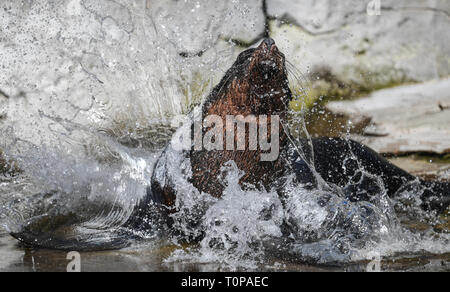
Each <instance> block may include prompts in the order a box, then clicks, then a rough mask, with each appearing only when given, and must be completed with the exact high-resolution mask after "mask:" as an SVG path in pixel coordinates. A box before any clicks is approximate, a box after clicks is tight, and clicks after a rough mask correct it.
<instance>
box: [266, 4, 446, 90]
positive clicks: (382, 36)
mask: <svg viewBox="0 0 450 292" xmlns="http://www.w3.org/2000/svg"><path fill="white" fill-rule="evenodd" d="M370 2H371V1H369V0H367V1H360V0H358V1H352V0H349V1H333V0H317V1H316V0H298V1H291V0H268V2H267V8H268V14H269V16H270V17H272V19H273V18H275V19H277V20H276V21H273V22H272V25H271V29H272V36H273V37H274V38H275V40H276V41H277V42H278V44H279V46H281V48H282V50H283V51H285V53H286V54H287V56H288V59H289V60H291V62H293V63H294V65H295V66H296V67H298V68H299V69H300V71H302V72H304V73H305V72H308V71H309V72H311V71H314V70H316V69H317V68H318V67H323V66H326V67H329V68H330V69H331V71H332V72H333V73H334V74H335V75H337V76H338V77H339V78H340V79H342V80H345V81H347V80H352V81H357V82H359V83H362V84H365V85H367V86H368V87H377V86H383V85H384V84H391V83H402V82H404V81H411V80H413V81H426V80H431V79H436V78H441V77H445V76H448V75H449V74H450V57H449V56H450V41H449V38H450V35H449V34H448V31H449V30H450V1H447V0H435V1H418V0H412V1H411V0H408V1H406V0H404V1H398V0H397V1H396V0H382V1H381V2H380V3H381V7H380V15H378V16H377V15H369V14H368V13H367V5H368V3H370Z"/></svg>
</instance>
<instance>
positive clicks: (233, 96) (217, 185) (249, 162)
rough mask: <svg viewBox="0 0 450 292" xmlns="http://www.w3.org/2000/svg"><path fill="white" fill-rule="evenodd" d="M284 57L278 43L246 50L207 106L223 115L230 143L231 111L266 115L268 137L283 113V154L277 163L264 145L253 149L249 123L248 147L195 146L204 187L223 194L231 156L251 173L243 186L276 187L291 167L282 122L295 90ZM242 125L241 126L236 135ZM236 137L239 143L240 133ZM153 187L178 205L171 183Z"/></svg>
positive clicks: (197, 178)
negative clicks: (273, 121)
mask: <svg viewBox="0 0 450 292" xmlns="http://www.w3.org/2000/svg"><path fill="white" fill-rule="evenodd" d="M284 62H285V60H284V56H283V54H282V53H281V52H279V50H278V48H277V47H276V46H275V45H273V46H268V45H267V44H266V43H264V42H263V43H262V44H261V45H260V46H259V47H258V48H257V49H251V50H248V51H245V52H243V53H242V54H241V55H240V56H239V57H238V59H237V61H236V63H235V64H234V65H233V67H232V68H231V69H230V70H228V72H227V73H226V74H225V77H224V78H223V79H222V81H221V82H220V83H219V85H217V87H216V88H215V89H214V90H213V92H212V93H211V94H210V96H209V97H208V98H207V100H206V102H205V103H204V105H203V108H202V115H203V118H204V117H206V116H207V115H217V116H220V117H221V118H222V121H223V125H224V127H223V133H224V135H223V137H224V143H225V140H226V116H227V115H233V116H239V115H241V116H243V117H247V116H248V115H253V116H256V117H258V116H259V115H266V116H267V121H268V124H267V128H268V137H270V131H271V117H270V115H278V116H279V117H280V125H279V126H280V156H279V157H278V159H277V160H275V161H273V162H270V161H261V149H260V148H259V146H258V150H248V149H249V147H248V145H249V140H248V133H249V131H248V128H249V126H248V125H247V126H246V142H245V144H246V147H245V149H246V150H213V151H207V150H200V151H197V150H191V151H190V153H189V156H190V160H191V166H192V178H191V183H192V184H193V185H194V186H195V187H196V188H197V189H198V190H199V191H201V192H205V193H208V194H210V195H212V196H215V197H221V195H222V193H223V190H224V185H223V181H222V178H220V174H221V169H222V167H223V166H224V165H225V164H226V162H228V161H234V162H235V163H236V165H237V167H238V168H239V169H240V170H242V171H243V172H244V173H245V174H244V176H243V177H242V178H241V180H240V185H241V186H242V187H243V188H246V187H247V186H249V185H253V186H255V187H256V188H258V189H265V190H270V189H271V188H272V187H274V184H275V183H276V182H277V181H279V178H280V177H282V176H283V175H284V174H285V172H286V171H287V165H288V163H286V161H284V159H283V157H285V153H284V151H283V149H284V148H286V147H284V146H285V145H287V143H288V139H287V136H286V134H285V132H284V131H283V128H282V126H281V123H282V121H283V120H284V118H285V116H286V114H287V111H288V107H289V101H290V100H291V91H290V90H289V87H288V81H287V72H286V69H285V63H284ZM264 66H266V67H264ZM270 67H272V68H270ZM272 69H273V70H272ZM258 120H259V119H258ZM236 128H237V126H236V125H235V131H234V133H235V134H236V133H237V129H236ZM208 130H210V129H204V130H203V137H204V134H205V133H206V132H207V131H208ZM234 140H235V146H236V145H237V144H236V143H237V137H236V136H235V137H234ZM224 146H225V145H224ZM235 149H236V148H235ZM153 191H154V192H158V193H159V194H161V195H162V201H163V203H164V204H165V205H166V206H173V205H174V202H175V198H176V197H175V193H174V191H173V190H172V188H171V187H170V186H165V187H164V188H161V187H159V186H156V188H154V190H153Z"/></svg>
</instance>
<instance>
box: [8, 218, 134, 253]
mask: <svg viewBox="0 0 450 292" xmlns="http://www.w3.org/2000/svg"><path fill="white" fill-rule="evenodd" d="M73 220H74V218H73V214H69V215H60V216H42V217H39V218H35V219H32V220H31V221H29V222H28V223H27V224H26V225H24V226H22V228H21V229H20V230H19V231H16V232H11V233H10V235H11V236H12V237H14V238H16V239H17V240H19V241H20V242H21V243H22V244H24V245H25V246H29V247H37V248H45V249H57V250H68V251H99V250H114V249H121V248H125V247H127V246H129V245H130V244H131V242H132V240H133V239H134V238H135V236H134V235H133V234H132V233H131V232H129V231H127V230H126V229H122V228H117V229H115V230H101V229H92V228H87V227H83V226H82V224H77V223H75V222H74V221H73ZM77 228H80V229H82V230H83V231H82V232H80V230H76V229H77Z"/></svg>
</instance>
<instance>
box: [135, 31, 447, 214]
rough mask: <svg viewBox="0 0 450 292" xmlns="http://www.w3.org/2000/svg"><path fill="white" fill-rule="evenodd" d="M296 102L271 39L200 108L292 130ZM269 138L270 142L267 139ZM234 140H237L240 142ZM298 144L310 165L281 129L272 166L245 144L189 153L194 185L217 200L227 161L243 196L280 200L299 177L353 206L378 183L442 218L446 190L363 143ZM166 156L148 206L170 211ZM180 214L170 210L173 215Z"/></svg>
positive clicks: (242, 59) (249, 53) (244, 58)
mask: <svg viewBox="0 0 450 292" xmlns="http://www.w3.org/2000/svg"><path fill="white" fill-rule="evenodd" d="M291 99H292V93H291V91H290V89H289V82H288V73H287V70H286V66H285V57H284V55H283V54H282V53H281V52H280V51H279V49H278V48H277V46H276V45H275V42H274V41H273V40H272V39H271V38H266V39H264V40H263V41H262V42H261V44H260V45H259V46H258V47H257V48H256V49H249V50H246V51H244V52H242V53H241V54H240V55H239V56H238V58H237V60H236V62H235V63H234V64H233V66H232V67H231V68H230V69H229V70H228V71H227V72H226V74H225V76H224V77H223V79H222V80H221V82H220V83H219V84H218V85H217V86H216V87H215V88H214V89H213V91H212V92H211V94H210V95H209V96H208V98H207V99H206V102H205V103H204V104H203V106H202V111H201V112H202V118H203V119H205V118H207V117H208V116H216V117H220V119H221V120H222V124H223V125H225V124H226V117H227V116H259V117H260V116H261V115H263V116H267V117H271V116H274V115H276V116H278V117H279V119H280V123H281V124H287V114H288V112H289V102H290V101H291ZM267 123H268V125H267V127H268V128H271V125H272V122H271V120H270V118H268V119H267ZM249 128H250V125H249V127H248V128H246V131H247V133H248V132H249ZM210 130H211V127H206V128H205V129H203V135H205V133H206V132H208V131H210ZM219 131H222V132H223V135H224V136H226V135H227V133H228V132H227V126H223V127H220V128H219ZM268 133H269V135H270V131H268ZM248 134H250V133H248ZM227 138H229V137H227ZM231 139H232V140H234V141H235V142H237V140H238V138H237V137H236V136H232V138H231ZM299 143H300V144H301V145H303V146H304V147H311V148H312V149H313V151H312V152H313V155H311V156H313V157H308V155H303V156H302V155H300V153H299V151H298V145H297V146H296V145H294V144H293V142H292V139H291V138H290V134H289V132H288V130H286V129H284V128H283V129H282V130H281V131H280V135H279V147H280V149H279V156H278V158H277V159H275V160H274V161H262V160H261V159H260V155H261V152H262V150H261V149H256V150H251V149H249V144H250V141H249V140H248V139H247V140H246V142H245V145H246V147H247V148H245V149H244V150H242V151H230V150H205V149H200V150H198V149H197V150H196V149H192V150H190V151H189V152H188V153H186V155H187V157H188V158H189V159H190V163H191V170H192V177H191V179H190V182H191V183H192V184H193V185H194V186H195V187H196V188H197V189H198V190H199V191H200V192H204V193H208V194H210V195H212V196H214V197H218V198H220V197H221V195H222V193H223V190H224V186H223V183H222V182H221V178H220V172H221V170H222V169H223V167H224V166H225V164H226V163H227V162H228V161H234V162H235V164H236V166H237V167H238V168H239V169H240V170H242V171H243V172H244V175H243V177H242V178H241V179H240V181H239V183H240V185H241V187H242V188H243V189H245V188H247V187H248V186H249V185H250V186H251V187H253V188H255V187H256V188H258V189H264V190H272V189H275V190H277V192H278V193H279V195H280V196H282V195H283V187H282V186H283V184H284V183H285V178H286V177H287V176H288V175H289V174H295V179H296V180H297V181H298V182H300V183H302V184H305V185H310V186H311V187H317V186H318V184H319V181H318V180H323V181H325V182H326V184H328V185H330V186H331V189H334V190H336V189H340V190H342V192H343V193H344V195H345V196H346V197H347V198H348V199H349V200H351V201H363V200H369V199H370V197H371V196H373V195H375V194H376V193H377V192H378V193H379V192H380V191H381V190H380V187H379V184H378V179H381V182H382V184H383V187H384V188H385V190H386V192H387V194H388V195H389V196H390V197H395V196H396V195H397V194H399V193H400V192H401V191H403V190H406V189H408V188H415V189H416V191H417V192H418V193H421V198H420V199H421V200H422V207H423V208H424V209H427V210H428V209H431V210H437V211H438V212H442V211H444V210H445V209H446V208H447V207H448V205H449V197H450V185H449V184H448V183H444V182H427V181H423V180H421V179H419V178H417V177H415V176H413V175H411V174H409V173H407V172H406V171H404V170H402V169H400V168H398V167H396V166H395V165H393V164H391V163H390V162H389V161H387V160H386V159H385V158H383V157H381V156H380V155H379V154H377V153H376V152H375V151H374V150H372V149H370V148H369V147H367V146H364V145H362V144H360V143H358V142H355V141H353V140H349V139H344V138H328V137H322V138H313V139H311V140H308V139H306V138H303V139H300V140H299ZM167 153H168V152H167V151H164V152H163V153H162V155H161V157H160V159H159V161H158V162H157V164H156V167H155V172H154V174H153V177H152V182H151V187H150V188H149V190H148V198H147V200H145V204H148V203H149V202H150V201H152V202H154V203H156V204H160V205H162V206H166V207H170V208H172V207H173V206H174V203H175V200H176V196H177V193H176V191H175V184H176V183H174V182H173V181H172V180H171V176H170V174H169V173H167V167H166V161H167V159H168V158H167ZM315 174H318V175H319V178H318V177H317V175H315ZM336 187H337V188H336ZM142 208H144V209H145V207H142ZM142 208H141V209H142ZM175 211H176V210H175V209H174V208H172V209H171V212H175Z"/></svg>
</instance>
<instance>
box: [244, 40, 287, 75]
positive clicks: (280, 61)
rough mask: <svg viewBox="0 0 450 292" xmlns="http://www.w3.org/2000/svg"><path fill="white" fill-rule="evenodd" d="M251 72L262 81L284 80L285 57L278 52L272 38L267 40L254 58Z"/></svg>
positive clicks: (255, 53)
mask: <svg viewBox="0 0 450 292" xmlns="http://www.w3.org/2000/svg"><path fill="white" fill-rule="evenodd" d="M250 70H254V71H253V72H254V74H255V76H259V77H260V78H261V79H262V80H265V81H267V80H270V79H274V78H277V79H280V78H281V79H282V78H283V77H284V76H283V74H281V73H283V72H284V71H285V70H284V55H283V54H282V53H281V52H280V51H279V50H278V48H277V46H276V45H275V41H274V40H273V39H272V38H265V39H263V41H262V42H261V44H260V45H259V46H258V47H257V48H256V50H255V51H254V53H253V56H252V62H251V65H250Z"/></svg>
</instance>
